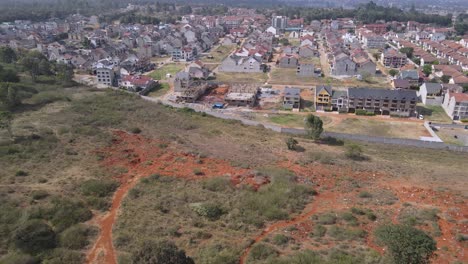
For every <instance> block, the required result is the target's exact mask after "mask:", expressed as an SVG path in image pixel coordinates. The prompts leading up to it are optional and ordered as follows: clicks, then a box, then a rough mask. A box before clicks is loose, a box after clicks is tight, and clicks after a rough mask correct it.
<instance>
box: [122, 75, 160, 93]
mask: <svg viewBox="0 0 468 264" xmlns="http://www.w3.org/2000/svg"><path fill="white" fill-rule="evenodd" d="M156 85H157V82H155V81H154V80H153V79H152V78H150V77H148V76H145V75H127V76H124V77H123V78H122V80H121V81H120V85H119V86H120V87H124V88H126V89H127V90H129V91H132V92H140V91H145V90H150V89H152V88H154V87H155V86H156Z"/></svg>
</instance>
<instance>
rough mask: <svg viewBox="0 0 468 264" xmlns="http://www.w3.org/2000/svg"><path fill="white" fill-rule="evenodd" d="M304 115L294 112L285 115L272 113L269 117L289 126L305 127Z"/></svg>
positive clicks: (276, 122)
mask: <svg viewBox="0 0 468 264" xmlns="http://www.w3.org/2000/svg"><path fill="white" fill-rule="evenodd" d="M304 118H305V117H304V116H302V115H294V114H285V115H270V117H269V118H268V119H269V120H270V121H271V122H273V123H275V124H278V125H283V126H289V127H301V128H303V127H304Z"/></svg>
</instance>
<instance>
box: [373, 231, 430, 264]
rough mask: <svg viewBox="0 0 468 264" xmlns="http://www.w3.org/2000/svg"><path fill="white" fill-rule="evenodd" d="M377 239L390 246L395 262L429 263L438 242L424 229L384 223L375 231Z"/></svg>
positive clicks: (389, 249)
mask: <svg viewBox="0 0 468 264" xmlns="http://www.w3.org/2000/svg"><path fill="white" fill-rule="evenodd" d="M374 235H375V237H376V238H377V241H378V242H380V243H382V244H384V245H385V246H386V247H387V248H388V252H389V254H390V257H391V258H392V259H393V261H394V263H429V260H430V258H431V257H432V255H433V253H434V251H435V250H436V249H437V247H436V242H435V241H434V239H433V238H432V237H430V236H429V235H427V234H426V233H425V232H424V231H421V230H419V229H416V228H414V227H410V226H405V225H384V226H380V227H378V228H377V229H376V230H375V232H374Z"/></svg>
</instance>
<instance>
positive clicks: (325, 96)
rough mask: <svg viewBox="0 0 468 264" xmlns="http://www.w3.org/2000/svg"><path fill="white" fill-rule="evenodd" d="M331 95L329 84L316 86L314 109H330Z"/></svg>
mask: <svg viewBox="0 0 468 264" xmlns="http://www.w3.org/2000/svg"><path fill="white" fill-rule="evenodd" d="M332 95H333V91H332V87H331V86H325V85H321V86H317V87H316V88H315V110H331V107H332Z"/></svg>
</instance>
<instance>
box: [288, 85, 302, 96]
mask: <svg viewBox="0 0 468 264" xmlns="http://www.w3.org/2000/svg"><path fill="white" fill-rule="evenodd" d="M300 94H301V89H299V88H293V87H286V88H284V95H289V96H300Z"/></svg>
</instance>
